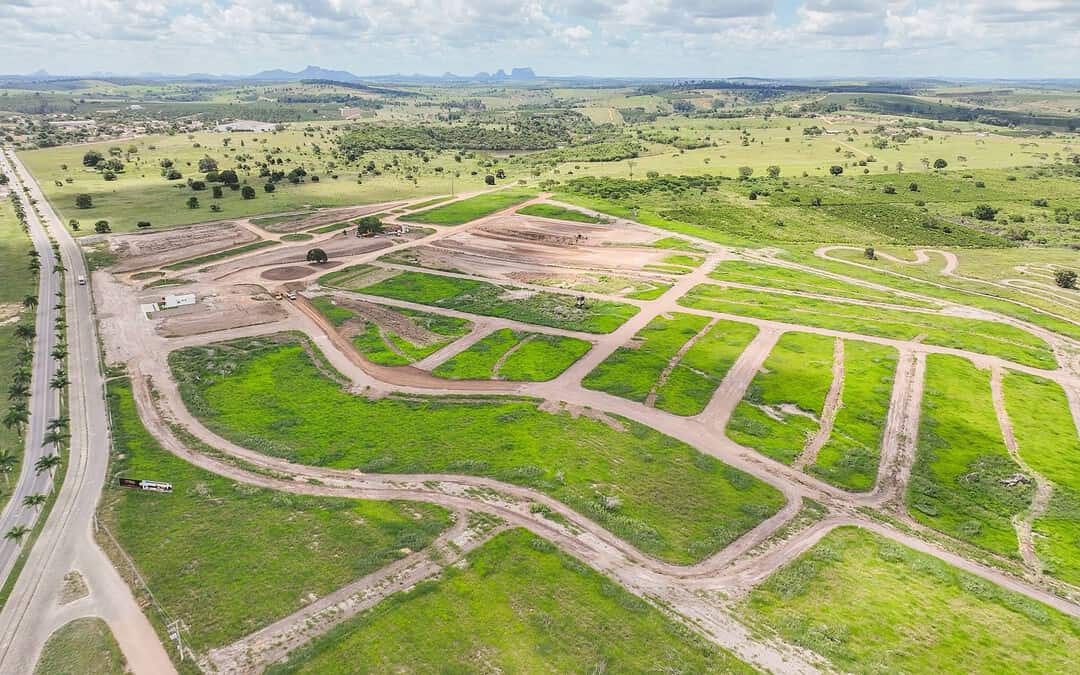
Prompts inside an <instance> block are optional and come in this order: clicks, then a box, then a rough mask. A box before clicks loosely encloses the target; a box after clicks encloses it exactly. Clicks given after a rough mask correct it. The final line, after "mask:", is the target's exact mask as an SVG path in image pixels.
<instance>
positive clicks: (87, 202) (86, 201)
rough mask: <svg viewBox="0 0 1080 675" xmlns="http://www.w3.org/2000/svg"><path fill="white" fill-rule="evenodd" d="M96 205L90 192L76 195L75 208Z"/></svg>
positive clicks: (86, 207)
mask: <svg viewBox="0 0 1080 675" xmlns="http://www.w3.org/2000/svg"><path fill="white" fill-rule="evenodd" d="M93 205H94V199H93V197H91V196H90V195H88V194H85V193H84V194H80V195H75V208H79V209H88V208H90V207H92V206H93Z"/></svg>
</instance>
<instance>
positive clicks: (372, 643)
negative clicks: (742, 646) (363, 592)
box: [268, 530, 754, 675]
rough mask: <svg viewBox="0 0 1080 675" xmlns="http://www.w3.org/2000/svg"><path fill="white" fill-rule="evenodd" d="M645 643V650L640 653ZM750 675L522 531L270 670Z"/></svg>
mask: <svg viewBox="0 0 1080 675" xmlns="http://www.w3.org/2000/svg"><path fill="white" fill-rule="evenodd" d="M643 645H648V649H642V648H641V647H642V646H643ZM359 664H363V665H362V668H361V669H362V670H370V671H372V672H387V673H390V672H394V673H436V672H439V673H470V672H507V673H526V672H590V673H604V672H613V673H643V672H666V673H752V672H754V670H753V669H752V668H750V667H748V666H746V665H744V664H743V663H741V662H740V661H738V660H736V659H735V658H734V657H733V656H731V655H730V654H728V653H726V652H724V651H722V650H720V649H719V648H718V647H715V646H714V645H712V644H710V643H708V642H706V641H704V640H703V639H702V638H700V637H699V636H697V635H696V634H694V633H692V632H691V631H690V630H689V629H687V628H685V627H683V626H681V625H679V624H676V623H673V622H672V621H671V620H670V619H668V618H666V617H665V616H664V615H663V614H661V613H660V612H659V611H658V610H656V609H655V608H654V607H652V606H651V605H649V604H648V603H646V602H645V601H644V600H641V599H640V598H638V597H636V596H634V595H631V594H630V593H628V592H626V591H625V590H623V589H622V588H620V587H619V586H617V585H615V584H614V583H613V582H612V581H611V580H609V579H607V578H605V577H604V576H602V575H600V574H599V573H597V572H595V571H593V570H592V569H590V568H589V567H587V566H586V565H585V564H583V563H582V562H580V561H578V560H577V559H575V558H572V557H570V556H568V555H566V554H565V553H562V552H560V551H558V550H557V549H556V548H555V547H554V546H552V545H551V544H550V543H548V542H547V541H545V540H543V539H540V538H538V537H536V536H535V535H533V534H531V533H529V532H527V531H525V530H511V531H509V532H505V533H502V534H499V535H497V536H496V537H495V538H494V539H493V540H491V541H490V542H488V543H487V544H485V545H484V546H482V547H481V548H479V549H477V550H476V551H473V552H472V553H471V554H469V556H468V558H467V564H465V565H464V566H462V567H460V568H458V567H451V568H449V569H447V571H446V572H445V574H443V576H441V577H440V578H439V579H436V580H432V581H427V582H424V583H422V584H420V585H419V586H417V587H416V588H415V589H413V590H410V591H408V592H406V593H400V594H397V595H393V596H391V597H390V598H388V599H386V600H384V601H383V602H382V603H380V604H379V605H377V606H375V607H374V608H373V609H371V610H369V611H367V612H364V613H362V614H360V615H359V616H357V617H355V618H353V619H350V620H349V621H347V622H345V623H344V624H342V625H340V626H339V627H337V628H336V629H334V630H333V631H331V632H330V633H329V634H327V635H325V636H323V637H321V638H318V639H316V640H315V641H314V642H313V643H312V644H310V645H309V646H307V647H305V648H303V649H301V650H299V651H297V652H296V653H294V654H293V655H292V657H291V658H290V659H289V661H288V662H286V663H285V664H283V665H279V666H273V667H271V668H270V669H269V671H268V673H269V674H273V675H282V674H284V673H319V674H320V675H322V674H332V673H352V672H356V670H357V669H358V667H359Z"/></svg>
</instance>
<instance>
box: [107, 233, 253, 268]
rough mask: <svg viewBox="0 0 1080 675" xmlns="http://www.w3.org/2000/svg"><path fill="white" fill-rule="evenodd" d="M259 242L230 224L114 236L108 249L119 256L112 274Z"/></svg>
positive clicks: (251, 234)
mask: <svg viewBox="0 0 1080 675" xmlns="http://www.w3.org/2000/svg"><path fill="white" fill-rule="evenodd" d="M258 239H259V237H258V236H257V235H255V233H253V232H251V231H250V230H248V229H246V228H244V227H241V226H239V225H237V224H235V223H229V222H226V223H207V224H204V225H191V226H189V227H181V228H176V229H172V230H165V231H162V232H139V233H132V234H120V235H115V236H113V237H112V238H110V240H109V248H110V250H111V251H112V252H113V253H115V254H116V255H118V256H120V261H119V262H118V263H117V264H116V265H114V266H113V267H112V271H114V272H130V271H133V270H139V269H146V268H148V267H161V266H162V265H168V264H170V263H174V262H179V261H181V260H186V259H188V258H196V257H199V256H203V255H207V254H209V253H217V252H219V251H225V250H228V249H230V248H234V247H236V246H240V245H243V244H249V243H251V242H253V241H258Z"/></svg>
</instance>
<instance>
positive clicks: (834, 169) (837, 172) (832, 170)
mask: <svg viewBox="0 0 1080 675" xmlns="http://www.w3.org/2000/svg"><path fill="white" fill-rule="evenodd" d="M829 173H831V174H832V175H834V176H839V175H840V174H842V173H844V167H842V166H840V165H839V164H833V165H832V166H830V167H829Z"/></svg>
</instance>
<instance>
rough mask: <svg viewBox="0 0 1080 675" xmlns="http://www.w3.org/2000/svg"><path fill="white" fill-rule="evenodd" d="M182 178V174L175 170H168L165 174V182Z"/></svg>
mask: <svg viewBox="0 0 1080 675" xmlns="http://www.w3.org/2000/svg"><path fill="white" fill-rule="evenodd" d="M183 177H184V174H182V173H180V172H179V171H177V170H176V169H169V170H168V171H166V172H165V180H180V179H181V178H183Z"/></svg>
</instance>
